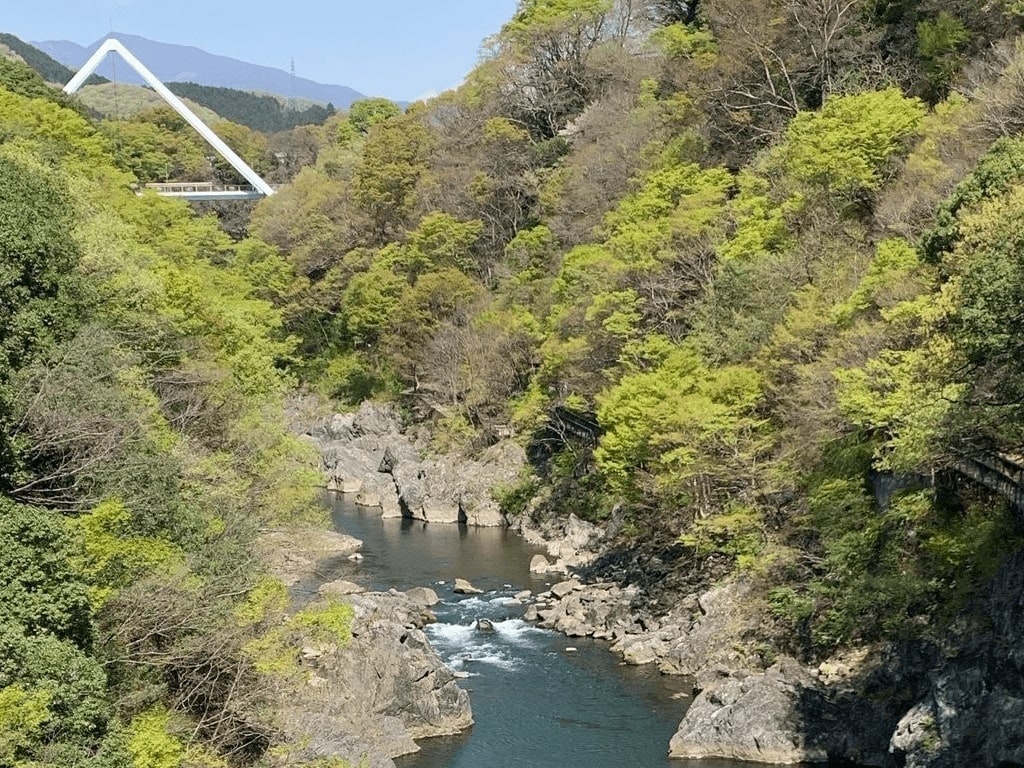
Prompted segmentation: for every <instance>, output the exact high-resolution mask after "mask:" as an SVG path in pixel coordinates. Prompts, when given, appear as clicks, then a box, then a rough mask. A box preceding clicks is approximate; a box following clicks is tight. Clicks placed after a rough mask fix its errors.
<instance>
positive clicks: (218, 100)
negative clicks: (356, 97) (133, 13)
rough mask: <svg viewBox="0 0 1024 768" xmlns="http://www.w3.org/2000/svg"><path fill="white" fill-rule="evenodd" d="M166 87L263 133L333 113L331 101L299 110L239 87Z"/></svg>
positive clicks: (291, 126)
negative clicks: (240, 89)
mask: <svg viewBox="0 0 1024 768" xmlns="http://www.w3.org/2000/svg"><path fill="white" fill-rule="evenodd" d="M167 87H168V88H169V89H170V90H171V91H173V92H174V94H175V95H177V96H181V97H182V98H188V99H191V100H192V101H194V102H196V103H197V104H202V105H203V106H204V107H207V108H208V109H211V110H213V111H214V112H216V113H217V114H218V115H220V116H221V117H222V118H224V119H225V120H230V121H231V122H233V123H238V124H239V125H244V126H246V127H247V128H252V129H253V130H254V131H263V132H264V133H273V132H275V131H287V130H288V129H289V128H294V127H295V126H297V125H316V124H318V123H322V122H323V121H324V120H326V119H327V118H328V117H330V116H331V115H332V114H334V107H333V105H331V104H328V105H326V106H323V105H321V104H310V105H309V106H305V107H303V108H302V109H299V108H297V107H293V106H291V105H289V104H287V103H282V100H281V98H280V97H275V96H270V95H266V94H256V93H250V92H248V91H239V90H238V89H236V88H218V87H215V86H211V85H198V84H197V83H168V84H167Z"/></svg>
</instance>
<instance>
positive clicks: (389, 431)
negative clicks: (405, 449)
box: [311, 403, 412, 517]
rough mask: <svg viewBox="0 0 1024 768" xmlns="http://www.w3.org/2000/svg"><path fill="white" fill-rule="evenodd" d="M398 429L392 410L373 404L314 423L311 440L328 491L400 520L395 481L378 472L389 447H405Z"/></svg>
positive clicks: (396, 416) (400, 512)
mask: <svg viewBox="0 0 1024 768" xmlns="http://www.w3.org/2000/svg"><path fill="white" fill-rule="evenodd" d="M400 427H401V421H400V420H399V418H398V414H397V413H396V412H395V411H394V410H393V409H391V408H389V407H387V406H383V405H377V404H374V403H364V404H363V405H362V407H360V408H359V410H358V411H356V412H354V413H345V414H335V415H334V416H331V417H330V418H329V419H323V420H321V421H319V422H317V424H316V425H315V426H314V428H313V430H312V432H311V437H312V438H313V439H314V440H315V441H316V443H317V444H318V445H319V447H320V452H321V455H322V456H323V464H324V469H325V470H326V472H327V488H328V490H332V491H340V492H342V493H353V494H355V495H356V503H357V504H362V505H364V506H379V507H380V508H381V514H383V515H384V517H401V515H402V508H401V505H400V503H399V498H398V489H397V488H396V487H395V481H394V478H393V477H392V476H391V475H390V474H387V473H385V472H381V471H379V470H380V467H381V461H382V460H383V459H384V453H385V451H386V450H387V449H388V448H389V447H391V446H392V445H398V446H404V445H406V444H407V442H406V441H405V440H404V438H402V436H401V434H400V433H399V429H400ZM411 447H412V446H409V448H411Z"/></svg>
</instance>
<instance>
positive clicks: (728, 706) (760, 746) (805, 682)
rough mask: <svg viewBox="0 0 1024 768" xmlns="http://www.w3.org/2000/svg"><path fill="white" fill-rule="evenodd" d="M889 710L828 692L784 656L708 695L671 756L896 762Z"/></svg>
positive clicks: (691, 713)
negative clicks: (890, 745) (889, 741)
mask: <svg viewBox="0 0 1024 768" xmlns="http://www.w3.org/2000/svg"><path fill="white" fill-rule="evenodd" d="M886 727H887V722H886V718H885V716H884V710H883V708H882V707H881V706H879V705H877V704H875V703H874V702H871V701H868V700H866V699H863V698H859V697H857V696H855V695H852V694H851V695H840V694H838V693H837V692H835V691H827V690H826V689H825V687H824V686H822V685H821V684H820V683H819V682H818V681H817V679H816V678H815V677H814V676H813V675H812V674H811V673H810V671H809V670H807V669H805V668H803V667H802V666H800V664H799V663H797V662H796V661H794V660H792V659H788V658H783V659H782V660H780V661H779V662H778V663H776V664H775V665H773V666H772V667H770V668H769V669H768V670H767V671H765V672H763V673H758V674H753V675H747V676H742V677H732V678H727V679H725V680H723V681H721V682H719V683H718V684H716V685H714V686H712V687H710V688H708V689H707V690H705V691H703V692H701V694H700V695H699V696H697V698H696V699H694V701H693V704H692V705H691V706H690V708H689V710H687V712H686V716H685V717H684V718H683V721H682V723H680V725H679V730H678V731H677V732H676V734H675V736H673V737H672V740H671V742H670V744H669V756H670V757H677V758H688V759H700V758H718V759H727V760H749V761H751V762H758V763H773V764H782V765H791V764H794V763H805V762H807V763H824V762H828V761H829V760H830V759H832V760H848V761H851V762H855V763H856V764H858V765H870V766H892V765H893V761H892V758H891V756H890V755H889V754H888V750H887V739H888V736H887V730H886Z"/></svg>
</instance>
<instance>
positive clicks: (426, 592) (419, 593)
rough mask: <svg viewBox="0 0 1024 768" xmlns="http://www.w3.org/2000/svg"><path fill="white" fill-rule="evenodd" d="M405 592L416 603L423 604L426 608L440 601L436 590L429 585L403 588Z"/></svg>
mask: <svg viewBox="0 0 1024 768" xmlns="http://www.w3.org/2000/svg"><path fill="white" fill-rule="evenodd" d="M405 594H406V595H407V596H408V597H409V599H410V600H412V601H413V602H414V603H416V604H417V605H425V606H427V607H428V608H430V607H431V606H435V605H437V604H438V603H440V602H441V598H440V597H438V596H437V592H435V591H434V590H432V589H431V588H430V587H413V588H412V589H407V590H405Z"/></svg>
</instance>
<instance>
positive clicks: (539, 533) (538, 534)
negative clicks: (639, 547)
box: [510, 514, 604, 573]
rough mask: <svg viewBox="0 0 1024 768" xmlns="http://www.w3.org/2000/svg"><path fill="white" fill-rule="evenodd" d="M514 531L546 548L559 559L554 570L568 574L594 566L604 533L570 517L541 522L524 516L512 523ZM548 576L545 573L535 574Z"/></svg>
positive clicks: (536, 544)
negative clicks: (584, 567) (571, 570)
mask: <svg viewBox="0 0 1024 768" xmlns="http://www.w3.org/2000/svg"><path fill="white" fill-rule="evenodd" d="M510 524H511V526H512V528H513V530H515V531H517V532H518V533H520V534H522V536H523V537H524V538H525V539H526V540H527V541H528V542H529V543H530V544H533V545H535V546H540V547H544V548H545V549H546V550H547V551H548V553H549V554H550V555H551V557H553V558H554V559H555V560H556V563H555V564H554V565H552V566H551V570H552V571H554V570H558V571H562V572H565V571H567V570H569V569H570V568H578V567H580V566H584V565H587V564H589V563H591V562H592V561H593V560H594V558H596V557H597V552H598V549H599V548H600V544H601V541H602V540H603V538H604V531H603V530H601V528H599V527H598V526H596V525H594V524H592V523H588V522H587V521H585V520H581V519H579V518H578V517H576V515H575V514H570V515H569V516H568V517H567V518H553V519H550V520H545V521H543V522H541V523H536V522H534V521H533V520H532V519H531V518H530V517H529V515H526V514H521V515H519V516H517V517H516V518H515V519H514V520H512V521H510ZM534 572H535V573H545V572H546V571H534Z"/></svg>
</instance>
